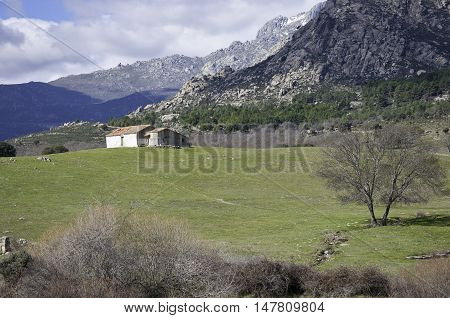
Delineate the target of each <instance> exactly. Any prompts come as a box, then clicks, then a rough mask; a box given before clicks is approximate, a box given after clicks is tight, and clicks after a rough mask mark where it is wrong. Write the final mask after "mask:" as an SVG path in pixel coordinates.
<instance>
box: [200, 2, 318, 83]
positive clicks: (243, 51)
mask: <svg viewBox="0 0 450 318" xmlns="http://www.w3.org/2000/svg"><path fill="white" fill-rule="evenodd" d="M324 5H325V2H320V3H319V4H317V5H315V6H314V7H313V8H312V9H311V10H309V11H307V12H302V13H299V14H297V15H295V16H293V17H290V18H287V17H283V16H279V17H276V18H275V19H273V20H271V21H269V22H267V23H266V24H265V25H264V26H263V27H262V28H261V29H260V30H259V31H258V33H257V35H256V39H254V40H252V41H247V42H244V43H243V42H239V41H236V42H233V43H232V44H231V45H230V46H229V47H228V48H226V49H222V50H218V51H216V52H213V53H211V54H210V55H208V56H206V57H205V58H204V59H205V65H204V66H203V67H202V69H201V74H203V75H214V74H217V73H218V72H220V71H222V70H223V69H224V68H225V67H231V68H232V69H233V70H241V69H244V68H247V67H249V66H253V65H255V64H257V63H259V62H262V61H264V60H265V59H266V58H268V57H269V56H270V55H273V54H274V53H276V52H277V51H278V50H279V49H280V48H282V47H283V46H284V45H285V44H286V42H288V41H289V39H290V38H291V36H292V34H294V32H295V31H297V29H298V28H299V27H302V26H304V25H306V24H307V23H308V22H309V21H311V20H312V19H314V18H316V17H317V16H318V14H319V12H320V10H321V9H322V8H323V6H324Z"/></svg>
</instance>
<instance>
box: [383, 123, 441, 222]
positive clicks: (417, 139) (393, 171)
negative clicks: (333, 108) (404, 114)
mask: <svg viewBox="0 0 450 318" xmlns="http://www.w3.org/2000/svg"><path fill="white" fill-rule="evenodd" d="M378 139H380V140H382V142H383V143H384V144H385V145H386V151H385V158H384V160H383V165H382V170H381V174H382V183H381V188H380V192H381V197H380V199H381V202H383V203H384V204H385V210H384V214H383V217H382V219H381V224H382V225H386V224H387V219H388V216H389V212H390V210H391V207H392V205H393V204H394V203H396V202H400V203H404V204H411V203H420V202H426V201H428V199H429V198H430V196H431V195H432V194H433V193H438V192H439V191H440V190H441V189H442V187H443V186H444V180H445V170H444V169H443V167H442V166H441V165H440V164H439V160H438V157H437V156H436V155H435V153H434V152H433V150H434V149H433V145H432V144H431V143H430V142H427V141H425V140H424V139H423V138H422V137H421V134H420V132H419V131H418V130H417V129H415V128H413V127H407V126H390V127H387V128H385V129H383V130H381V131H380V132H379V136H378Z"/></svg>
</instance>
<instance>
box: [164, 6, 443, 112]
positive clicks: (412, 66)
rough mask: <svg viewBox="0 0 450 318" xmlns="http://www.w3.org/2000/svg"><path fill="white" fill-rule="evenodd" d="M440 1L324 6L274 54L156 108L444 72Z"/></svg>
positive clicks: (199, 82)
mask: <svg viewBox="0 0 450 318" xmlns="http://www.w3.org/2000/svg"><path fill="white" fill-rule="evenodd" d="M449 12H450V9H449V7H448V6H447V4H446V1H438V0H426V1H419V0H413V1H407V0H369V1H362V0H356V1H347V0H329V1H327V2H326V4H325V6H324V8H323V9H322V10H321V11H320V13H319V15H318V17H317V19H313V20H312V21H311V22H309V23H308V24H306V25H305V26H304V27H302V28H300V29H299V30H297V31H296V33H294V35H293V36H292V39H291V40H290V41H289V42H288V43H287V44H286V45H285V46H284V47H283V48H282V49H281V50H279V51H278V52H277V53H276V54H275V55H273V56H271V57H269V58H268V59H266V60H264V61H263V62H261V63H259V64H256V65H255V66H253V67H249V68H247V69H243V70H240V71H235V72H233V71H232V70H227V71H225V72H222V73H220V74H217V75H215V76H204V77H203V78H195V79H193V80H191V81H190V82H188V83H187V84H186V85H185V86H184V87H183V89H182V90H181V91H180V93H179V94H177V95H176V96H175V97H174V98H173V99H172V100H170V101H168V102H163V103H161V104H160V105H158V106H157V107H158V109H167V108H169V109H175V108H178V107H183V106H186V105H196V104H201V103H219V104H224V103H233V104H242V103H243V102H245V101H254V100H262V99H266V100H267V99H269V98H275V99H283V100H289V99H291V98H292V97H293V96H294V95H296V94H298V93H300V92H304V91H305V90H310V89H312V88H314V87H315V86H317V85H324V84H328V85H341V86H342V85H360V84H364V83H368V82H371V81H374V80H380V79H390V78H395V77H400V76H409V75H412V74H421V73H424V72H430V71H432V70H436V69H441V68H445V67H447V66H448V65H449V63H450V62H449V61H450V50H449V43H450V23H449V21H450V13H449Z"/></svg>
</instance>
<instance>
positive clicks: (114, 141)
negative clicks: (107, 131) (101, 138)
mask: <svg viewBox="0 0 450 318" xmlns="http://www.w3.org/2000/svg"><path fill="white" fill-rule="evenodd" d="M119 147H121V144H120V136H112V137H106V148H119Z"/></svg>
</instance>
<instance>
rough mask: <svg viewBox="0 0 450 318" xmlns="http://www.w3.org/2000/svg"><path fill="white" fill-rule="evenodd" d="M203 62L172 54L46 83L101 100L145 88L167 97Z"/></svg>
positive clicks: (196, 70) (196, 72)
mask: <svg viewBox="0 0 450 318" xmlns="http://www.w3.org/2000/svg"><path fill="white" fill-rule="evenodd" d="M203 64H204V62H203V59H202V58H198V57H196V58H192V57H187V56H183V55H173V56H168V57H163V58H156V59H152V60H149V61H143V62H141V61H138V62H136V63H134V64H131V65H122V64H119V65H118V66H117V67H115V68H112V69H109V70H101V71H96V72H94V73H90V74H81V75H71V76H68V77H63V78H60V79H58V80H56V81H53V82H50V83H49V84H51V85H54V86H58V87H64V88H67V89H70V90H73V91H77V92H81V93H83V94H85V95H88V96H91V97H93V98H96V99H99V100H102V101H106V100H111V99H117V98H122V97H125V96H128V95H131V94H134V93H136V92H146V91H151V92H153V93H154V94H156V95H165V96H166V97H170V96H173V95H174V94H175V93H176V92H177V91H178V89H179V88H180V87H181V86H182V85H183V84H184V83H186V82H187V81H188V80H189V79H191V78H192V77H193V76H195V75H196V74H198V72H199V71H200V69H201V67H202V66H203Z"/></svg>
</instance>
